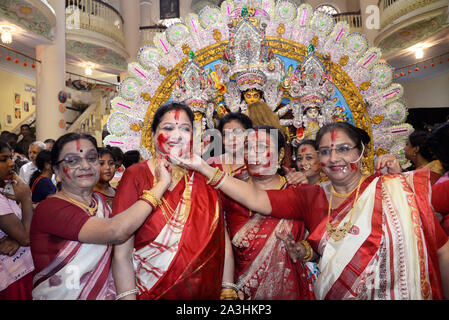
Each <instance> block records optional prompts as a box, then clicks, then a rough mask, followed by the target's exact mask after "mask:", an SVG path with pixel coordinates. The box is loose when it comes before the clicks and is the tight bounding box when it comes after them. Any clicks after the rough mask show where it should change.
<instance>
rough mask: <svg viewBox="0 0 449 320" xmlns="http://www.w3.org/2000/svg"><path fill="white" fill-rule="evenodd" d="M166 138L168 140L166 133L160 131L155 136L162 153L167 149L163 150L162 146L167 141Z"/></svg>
mask: <svg viewBox="0 0 449 320" xmlns="http://www.w3.org/2000/svg"><path fill="white" fill-rule="evenodd" d="M167 140H168V135H165V134H163V133H162V134H160V135H158V136H157V145H158V147H159V149H160V150H161V151H162V152H163V153H167V150H165V147H164V144H165V142H167Z"/></svg>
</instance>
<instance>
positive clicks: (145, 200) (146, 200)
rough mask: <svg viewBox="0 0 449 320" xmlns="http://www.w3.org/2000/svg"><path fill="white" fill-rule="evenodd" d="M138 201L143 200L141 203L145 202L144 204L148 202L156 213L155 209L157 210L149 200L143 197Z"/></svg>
mask: <svg viewBox="0 0 449 320" xmlns="http://www.w3.org/2000/svg"><path fill="white" fill-rule="evenodd" d="M137 200H141V201H144V202H146V203H147V204H148V205H149V206H150V207H151V209H152V211H154V209H155V208H156V207H155V206H154V205H153V204H152V203H151V202H150V201H149V200H148V199H145V198H143V197H140V198H139V199H137Z"/></svg>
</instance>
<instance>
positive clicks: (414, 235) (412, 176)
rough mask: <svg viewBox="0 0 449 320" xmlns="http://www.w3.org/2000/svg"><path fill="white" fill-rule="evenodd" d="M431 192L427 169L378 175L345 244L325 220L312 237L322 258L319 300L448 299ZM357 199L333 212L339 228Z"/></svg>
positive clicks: (363, 193) (364, 189)
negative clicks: (442, 276)
mask: <svg viewBox="0 0 449 320" xmlns="http://www.w3.org/2000/svg"><path fill="white" fill-rule="evenodd" d="M429 189H430V184H429V173H428V171H427V170H426V169H423V170H418V171H414V172H409V173H406V174H396V175H384V176H378V175H373V176H371V177H369V178H367V179H366V180H365V181H364V182H363V183H362V185H361V188H360V197H359V198H358V200H357V202H356V203H355V205H354V212H353V217H352V222H353V227H352V228H351V230H350V231H349V232H348V234H347V235H346V237H345V238H344V239H342V240H340V241H334V240H333V239H332V238H330V237H329V236H328V233H327V231H326V222H327V219H325V220H324V221H322V223H321V224H320V225H319V226H318V227H317V228H316V229H315V230H314V231H313V232H312V234H311V235H310V236H309V238H308V240H309V242H310V243H311V244H312V246H313V247H314V249H315V250H316V251H317V252H318V253H319V254H321V260H320V262H319V264H318V269H319V270H320V275H319V277H318V280H317V281H316V283H315V286H314V291H315V296H316V297H317V299H333V300H335V299H338V300H341V299H386V300H390V299H391V300H393V299H395V300H401V299H404V300H420V299H442V298H443V293H442V286H441V276H440V271H439V265H438V255H437V250H438V248H437V244H436V234H435V217H434V213H433V210H432V209H431V207H430V201H429ZM354 197H355V195H354V192H353V194H352V195H351V196H349V197H348V198H347V199H346V200H345V202H343V203H342V204H341V206H340V207H339V208H337V209H334V210H332V213H331V220H332V222H333V224H334V225H335V224H337V225H339V226H342V225H343V223H345V222H347V221H348V220H349V216H350V214H349V213H350V211H351V208H352V203H353V201H354Z"/></svg>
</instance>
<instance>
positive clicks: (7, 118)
mask: <svg viewBox="0 0 449 320" xmlns="http://www.w3.org/2000/svg"><path fill="white" fill-rule="evenodd" d="M6 125H7V126H10V125H12V115H10V114H7V115H6Z"/></svg>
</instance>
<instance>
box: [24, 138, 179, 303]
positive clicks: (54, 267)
mask: <svg viewBox="0 0 449 320" xmlns="http://www.w3.org/2000/svg"><path fill="white" fill-rule="evenodd" d="M52 165H53V168H54V169H55V172H56V173H57V174H58V175H59V177H61V191H59V192H57V193H56V194H55V195H52V196H50V197H48V198H47V199H45V200H44V201H42V202H40V204H39V205H38V206H37V208H36V210H35V212H34V216H33V219H32V222H31V230H30V244H31V254H32V257H33V262H34V266H35V270H34V279H33V286H34V290H33V299H36V300H61V299H64V300H65V299H69V300H75V299H78V300H86V299H88V300H105V299H115V298H116V291H115V287H114V282H113V279H112V271H111V259H112V244H113V243H120V242H123V241H125V240H126V239H128V238H129V237H130V236H131V234H133V233H134V231H135V230H136V229H137V228H138V227H139V226H140V225H141V224H142V223H143V222H144V221H145V219H146V218H147V217H148V215H149V213H150V212H151V210H152V207H151V206H150V205H148V204H147V203H146V202H145V201H143V200H139V201H135V203H133V205H132V206H131V207H130V208H129V209H128V210H126V211H125V212H123V213H122V214H120V215H118V216H116V217H113V218H111V216H110V215H111V209H110V207H109V205H108V204H107V202H106V201H104V200H103V198H102V197H101V196H100V195H98V194H95V193H93V187H94V186H95V184H96V183H97V182H98V179H99V175H100V165H99V162H98V153H97V146H96V141H95V139H94V138H93V137H92V136H89V135H84V134H78V133H69V134H66V135H64V136H62V137H60V138H59V139H58V140H57V141H56V143H55V145H54V147H53V150H52ZM157 172H158V175H159V181H160V183H158V184H157V185H155V186H154V187H153V188H152V189H151V192H153V193H154V194H155V195H156V196H161V195H162V194H163V193H164V192H165V189H166V188H167V187H168V184H169V182H170V179H171V176H170V174H169V173H168V171H167V170H166V169H165V167H164V166H162V165H160V166H159V167H158V170H157Z"/></svg>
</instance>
